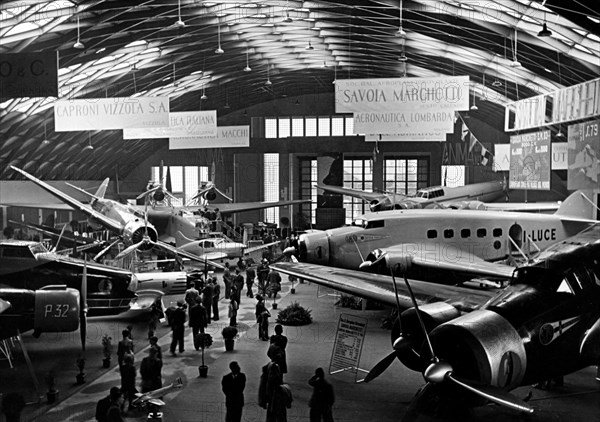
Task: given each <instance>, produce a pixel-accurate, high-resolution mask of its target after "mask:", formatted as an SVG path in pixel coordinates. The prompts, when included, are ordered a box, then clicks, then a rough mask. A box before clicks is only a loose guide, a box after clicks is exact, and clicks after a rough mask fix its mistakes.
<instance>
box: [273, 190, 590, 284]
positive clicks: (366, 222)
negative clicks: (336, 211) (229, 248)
mask: <svg viewBox="0 0 600 422" xmlns="http://www.w3.org/2000/svg"><path fill="white" fill-rule="evenodd" d="M588 195H589V193H588ZM587 198H588V196H586V194H585V193H584V192H582V191H577V192H575V193H573V194H571V195H570V196H569V197H568V198H567V199H566V200H565V201H563V202H562V203H561V205H560V207H559V209H558V210H557V211H556V212H555V213H554V214H531V213H526V212H510V213H508V212H502V211H486V212H481V211H472V210H441V209H410V210H397V211H383V212H376V213H369V214H365V215H363V216H361V217H359V219H358V220H357V222H356V224H355V225H352V226H345V227H340V228H335V229H330V230H325V231H318V230H313V231H311V232H307V233H304V234H301V235H300V237H299V242H298V250H295V249H294V248H289V249H287V250H286V251H285V253H287V254H289V253H297V254H298V257H299V260H300V261H304V262H309V263H315V264H321V265H330V266H334V267H341V268H348V269H358V268H362V269H369V270H371V271H376V272H380V273H381V274H389V269H390V268H395V264H397V263H398V262H401V261H402V260H404V259H405V258H406V257H409V256H410V257H411V260H412V262H413V265H412V266H411V274H410V276H411V277H417V278H419V279H421V280H428V281H435V282H439V283H446V284H448V283H460V282H462V281H464V280H469V279H472V278H474V277H484V278H485V279H484V281H486V282H487V281H489V280H493V281H502V280H508V279H510V277H511V276H512V272H513V270H514V264H515V263H516V261H517V260H527V259H529V258H530V257H531V256H532V255H534V254H536V253H538V252H539V251H541V250H543V249H545V248H547V247H549V246H551V245H552V244H554V243H556V242H559V241H561V240H562V239H565V238H567V237H569V236H572V235H574V234H576V233H578V232H580V231H581V230H582V229H584V228H585V227H587V226H589V225H591V224H594V223H595V222H596V221H597V220H594V219H593V213H594V212H595V211H594V209H593V207H594V205H593V202H591V201H589V200H588V199H587ZM502 260H504V261H505V262H506V263H500V261H502ZM511 264H512V265H511Z"/></svg>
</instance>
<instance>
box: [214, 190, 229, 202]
mask: <svg viewBox="0 0 600 422" xmlns="http://www.w3.org/2000/svg"><path fill="white" fill-rule="evenodd" d="M214 189H215V190H216V191H217V192H218V193H220V194H221V195H222V196H224V197H225V198H227V199H228V200H229V202H233V199H231V198H230V197H229V196H227V195H225V193H224V192H223V191H221V190H220V189H219V188H217V187H216V186H215V187H214Z"/></svg>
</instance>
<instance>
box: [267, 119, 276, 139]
mask: <svg viewBox="0 0 600 422" xmlns="http://www.w3.org/2000/svg"><path fill="white" fill-rule="evenodd" d="M265 138H277V119H270V118H265Z"/></svg>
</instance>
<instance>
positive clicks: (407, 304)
mask: <svg viewBox="0 0 600 422" xmlns="http://www.w3.org/2000/svg"><path fill="white" fill-rule="evenodd" d="M398 265H399V266H401V268H399V269H398V270H399V272H400V273H402V275H403V277H404V283H396V279H395V277H394V276H384V275H378V274H371V273H364V272H359V271H356V270H348V269H341V268H333V267H327V266H323V265H317V264H306V263H298V262H281V263H277V264H273V265H272V267H273V268H275V269H276V270H277V271H279V272H281V273H284V274H289V275H293V276H295V277H298V278H301V279H304V280H308V281H310V282H314V283H316V284H318V285H322V286H325V287H328V288H332V289H336V290H338V291H341V292H344V293H348V294H351V295H355V296H359V297H362V298H366V299H370V300H375V301H378V302H381V303H383V304H386V305H388V306H391V307H394V308H396V307H397V308H398V315H399V318H398V319H396V322H395V324H394V327H393V329H392V336H391V340H392V352H391V353H390V354H389V355H388V356H386V357H385V358H383V359H382V360H381V361H380V362H379V363H377V364H376V365H375V366H374V367H373V368H372V369H371V371H370V372H369V373H368V375H367V376H366V378H365V379H364V381H365V382H370V381H373V380H374V379H375V378H377V377H378V376H379V375H381V374H382V373H383V372H384V371H385V370H386V369H387V368H388V367H389V366H390V365H391V363H393V362H394V361H395V360H396V359H398V360H399V361H400V362H401V363H402V364H403V365H405V366H406V367H407V368H409V369H411V370H413V371H418V372H421V373H422V374H423V377H424V379H425V381H426V383H427V384H426V386H425V387H424V388H422V389H420V391H419V393H418V394H417V395H416V396H415V399H414V401H413V403H412V404H411V405H410V406H409V412H408V414H407V416H408V415H410V416H415V414H420V413H421V412H423V411H427V410H429V412H430V413H431V412H436V411H437V412H438V414H437V415H435V416H442V415H444V414H446V415H447V414H448V412H450V411H451V410H457V408H459V409H464V408H465V407H475V406H480V405H483V404H485V403H487V402H488V401H491V402H494V403H497V404H499V405H501V406H505V407H507V408H510V409H514V410H516V411H518V412H525V413H531V412H533V411H534V407H533V406H532V405H531V404H530V403H525V402H524V401H523V400H520V399H518V398H517V397H515V396H514V395H513V394H511V393H510V391H511V390H513V389H515V388H517V387H519V386H524V385H532V384H534V383H537V382H539V381H541V380H546V379H551V378H556V377H559V376H563V375H566V374H569V373H572V372H575V371H578V370H580V369H582V368H585V367H587V366H590V365H597V364H598V362H599V361H600V223H596V224H594V225H591V226H589V227H588V228H587V229H585V230H583V231H581V232H580V233H578V234H576V235H574V236H572V237H568V238H565V239H564V240H562V241H561V242H558V243H556V244H555V245H553V246H552V247H551V248H549V249H548V250H546V251H544V252H543V254H540V256H539V257H537V258H536V259H534V260H533V261H532V262H531V263H530V264H528V265H526V266H523V267H520V268H517V269H515V270H514V274H513V277H512V278H511V280H510V284H509V285H508V286H507V287H505V288H504V289H500V290H494V291H492V290H485V289H484V290H477V289H470V288H464V287H460V286H445V285H439V284H432V283H427V282H423V281H419V280H410V281H409V280H408V279H407V277H406V273H407V270H408V269H409V267H410V265H411V262H410V258H407V259H406V260H405V261H404V262H402V263H398ZM428 408H429V409H428Z"/></svg>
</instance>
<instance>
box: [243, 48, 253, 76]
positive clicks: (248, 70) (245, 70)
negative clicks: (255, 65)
mask: <svg viewBox="0 0 600 422" xmlns="http://www.w3.org/2000/svg"><path fill="white" fill-rule="evenodd" d="M251 71H252V68H251V67H250V65H249V63H248V47H246V67H245V68H244V72H251Z"/></svg>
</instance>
